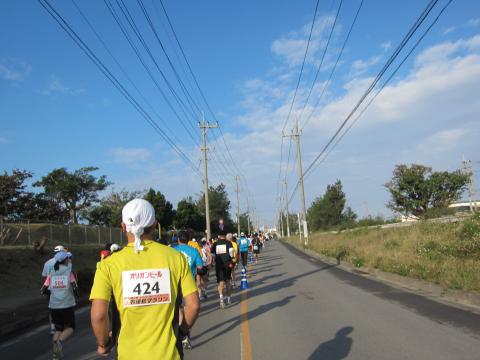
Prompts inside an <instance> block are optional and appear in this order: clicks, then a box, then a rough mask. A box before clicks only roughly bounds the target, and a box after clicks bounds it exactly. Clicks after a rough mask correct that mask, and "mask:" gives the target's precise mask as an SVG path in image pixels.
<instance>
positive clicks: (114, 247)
mask: <svg viewBox="0 0 480 360" xmlns="http://www.w3.org/2000/svg"><path fill="white" fill-rule="evenodd" d="M118 250H120V246H118V245H117V244H112V245H111V246H110V252H111V253H113V252H115V251H118Z"/></svg>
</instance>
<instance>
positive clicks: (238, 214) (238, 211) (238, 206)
mask: <svg viewBox="0 0 480 360" xmlns="http://www.w3.org/2000/svg"><path fill="white" fill-rule="evenodd" d="M235 181H236V183H237V235H238V236H240V198H239V195H238V194H239V190H238V175H237V176H235Z"/></svg>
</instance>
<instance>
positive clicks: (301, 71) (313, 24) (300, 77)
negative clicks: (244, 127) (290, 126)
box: [282, 0, 320, 133]
mask: <svg viewBox="0 0 480 360" xmlns="http://www.w3.org/2000/svg"><path fill="white" fill-rule="evenodd" d="M319 2H320V0H317V4H316V5H315V12H314V14H313V20H312V26H311V27H310V34H309V35H308V41H307V47H306V48H305V54H304V55H303V62H302V67H301V69H300V74H299V75H298V81H297V86H296V87H295V92H294V94H293V98H292V103H291V104H290V110H289V111H288V116H287V118H286V119H285V123H284V124H283V128H282V133H283V132H284V131H285V127H286V126H287V123H288V120H289V119H290V115H291V114H292V109H293V104H294V103H295V98H296V97H297V92H298V87H299V86H300V81H301V80H302V74H303V68H304V67H305V62H306V60H307V54H308V48H309V47H310V41H311V39H312V33H313V28H314V27H315V21H316V19H317V11H318V4H319Z"/></svg>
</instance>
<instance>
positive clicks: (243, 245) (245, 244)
mask: <svg viewBox="0 0 480 360" xmlns="http://www.w3.org/2000/svg"><path fill="white" fill-rule="evenodd" d="M238 243H239V246H238V248H239V251H240V258H241V259H242V266H243V267H244V268H246V267H247V263H248V249H249V248H250V239H248V238H247V237H245V234H244V233H243V232H242V233H240V239H239V240H238Z"/></svg>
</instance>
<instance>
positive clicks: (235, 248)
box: [232, 241, 238, 262]
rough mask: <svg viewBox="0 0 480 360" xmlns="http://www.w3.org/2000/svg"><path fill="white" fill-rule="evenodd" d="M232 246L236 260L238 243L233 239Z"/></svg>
mask: <svg viewBox="0 0 480 360" xmlns="http://www.w3.org/2000/svg"><path fill="white" fill-rule="evenodd" d="M232 246H233V249H234V250H235V256H234V258H235V262H236V261H237V254H238V244H237V243H236V242H235V241H232Z"/></svg>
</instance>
